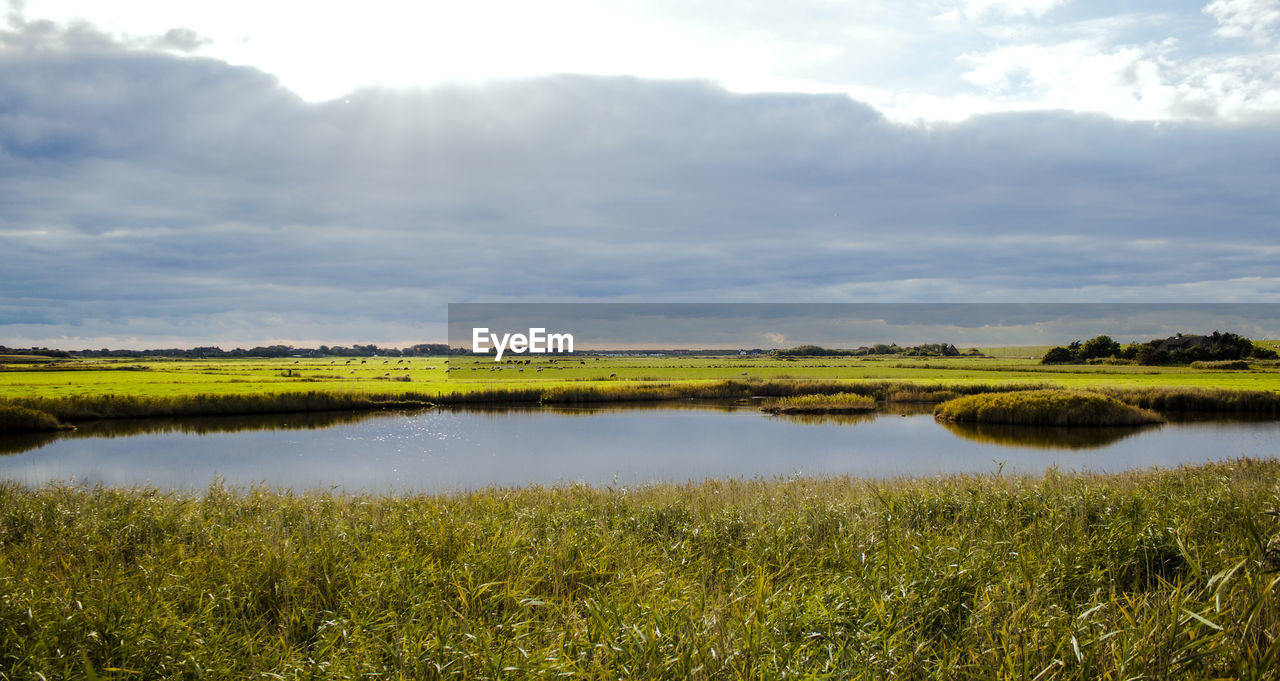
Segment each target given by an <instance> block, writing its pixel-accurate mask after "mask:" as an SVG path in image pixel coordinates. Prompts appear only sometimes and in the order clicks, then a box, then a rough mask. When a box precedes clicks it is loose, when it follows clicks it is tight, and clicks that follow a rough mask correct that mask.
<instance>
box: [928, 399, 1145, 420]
mask: <svg viewBox="0 0 1280 681" xmlns="http://www.w3.org/2000/svg"><path fill="white" fill-rule="evenodd" d="M934 416H935V417H936V418H938V419H941V420H944V421H959V422H965V423H1004V424H1010V425H1023V426H1093V427H1097V426H1139V425H1144V424H1148V423H1161V422H1163V421H1164V418H1163V417H1161V416H1160V415H1159V414H1157V413H1155V412H1153V411H1151V410H1149V409H1143V408H1141V407H1135V406H1133V405H1131V404H1126V403H1124V402H1121V401H1120V400H1118V399H1116V398H1114V397H1110V396H1107V395H1100V394H1098V393H1089V392H1079V391H1072V390H1019V391H1016V392H1007V393H991V394H985V395H969V396H967V397H959V398H956V399H954V400H950V401H948V402H943V403H942V404H940V405H938V408H937V409H936V410H935V411H934Z"/></svg>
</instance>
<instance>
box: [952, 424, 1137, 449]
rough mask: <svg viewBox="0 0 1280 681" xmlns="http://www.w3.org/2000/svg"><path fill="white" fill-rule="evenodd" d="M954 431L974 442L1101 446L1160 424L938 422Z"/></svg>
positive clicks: (1063, 446) (1091, 447)
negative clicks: (1030, 424) (1032, 424)
mask: <svg viewBox="0 0 1280 681" xmlns="http://www.w3.org/2000/svg"><path fill="white" fill-rule="evenodd" d="M938 423H940V424H941V425H942V427H944V428H946V429H947V430H949V431H951V432H952V433H954V434H956V435H958V436H960V437H962V438H964V439H966V440H973V441H974V442H981V443H983V444H993V445H1003V446H1007V447H1034V448H1037V449H1098V448H1101V447H1105V446H1107V445H1109V444H1112V443H1114V442H1119V441H1120V440H1123V439H1125V438H1127V437H1132V436H1134V435H1137V434H1139V433H1144V432H1147V431H1148V430H1151V429H1153V428H1159V426H1117V427H1106V426H1104V427H1084V426H1081V427H1077V428H1072V427H1067V426H1057V427H1055V426H1019V425H1011V424H1006V423H957V422H953V421H939V422H938Z"/></svg>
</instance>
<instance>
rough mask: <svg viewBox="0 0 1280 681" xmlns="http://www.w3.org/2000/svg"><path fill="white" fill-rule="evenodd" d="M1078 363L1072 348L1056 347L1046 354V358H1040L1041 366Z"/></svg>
mask: <svg viewBox="0 0 1280 681" xmlns="http://www.w3.org/2000/svg"><path fill="white" fill-rule="evenodd" d="M1074 361H1076V354H1075V353H1074V352H1072V351H1071V349H1070V348H1064V347H1061V346H1059V347H1056V348H1051V349H1050V350H1049V351H1048V352H1046V353H1044V357H1042V358H1040V363H1041V364H1070V363H1072V362H1074Z"/></svg>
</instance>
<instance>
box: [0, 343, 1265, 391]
mask: <svg viewBox="0 0 1280 681" xmlns="http://www.w3.org/2000/svg"><path fill="white" fill-rule="evenodd" d="M1031 350H1035V349H1034V348H1033V349H1031ZM987 351H988V352H990V353H991V354H992V355H995V356H991V357H944V358H906V357H896V356H887V357H815V358H774V357H767V356H761V357H736V356H730V357H678V356H668V357H599V358H597V357H589V356H588V357H583V358H580V359H578V360H563V359H561V360H556V361H551V360H549V359H545V358H540V359H535V360H531V361H530V363H529V364H527V365H526V364H523V363H521V364H519V365H516V364H514V363H489V362H470V361H466V360H459V359H457V358H454V359H453V360H452V366H453V367H454V368H453V369H452V370H450V367H451V364H450V363H449V362H450V360H447V359H445V358H443V357H430V358H405V359H401V358H376V357H375V358H372V359H368V358H366V359H331V358H323V359H306V358H303V359H216V360H169V359H166V360H144V361H138V360H71V361H65V362H46V363H39V364H34V363H29V362H24V363H12V364H5V363H2V362H0V398H32V397H63V396H84V395H90V396H93V395H120V396H139V397H177V396H189V395H201V394H210V395H226V394H262V393H296V392H324V391H334V392H344V393H347V392H350V393H377V394H380V395H392V394H396V393H401V394H404V393H412V394H414V395H419V396H421V395H448V394H453V393H465V392H473V391H493V390H499V391H500V390H521V389H529V388H549V387H558V386H582V385H583V384H587V385H597V386H599V385H606V384H625V385H629V386H644V385H654V384H673V383H674V384H684V383H693V384H696V383H700V382H703V383H710V382H716V381H724V380H764V381H773V380H796V381H812V380H822V381H835V382H849V383H856V382H867V381H903V382H910V383H918V384H958V385H964V384H979V383H981V384H997V385H998V384H1011V383H1021V384H1037V385H1050V386H1056V387H1064V388H1097V387H1124V388H1140V387H1154V386H1168V387H1185V388H1228V389H1236V390H1266V391H1280V365H1278V364H1275V363H1266V362H1255V363H1251V364H1250V365H1249V366H1250V368H1249V369H1247V370H1222V369H1201V368H1193V367H1184V366H1169V367H1149V366H1130V365H1107V364H1096V365H1057V366H1046V365H1042V364H1040V363H1039V360H1038V357H1039V354H1036V353H1034V352H1028V349H1025V348H992V349H988V350H987ZM1015 352H1021V353H1023V354H1024V355H1027V356H1021V357H1019V356H1013V355H1014V353H1015ZM1040 354H1043V353H1040Z"/></svg>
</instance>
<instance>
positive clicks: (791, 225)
mask: <svg viewBox="0 0 1280 681" xmlns="http://www.w3.org/2000/svg"><path fill="white" fill-rule="evenodd" d="M1277 159H1280V0H1213V1H1212V2H1207V3H1206V2H1203V1H1201V2H1170V1H1163V0H1162V1H1160V2H1155V1H1150V2H1148V1H1145V0H1109V1H1106V2H1085V1H1081V0H968V1H958V0H892V1H889V0H886V1H884V2H880V1H878V0H859V1H856V2H836V1H835V0H800V1H798V2H790V3H754V2H747V3H722V2H715V3H712V2H699V1H696V0H695V1H688V0H684V1H681V2H674V1H673V2H668V1H666V0H650V1H644V2H640V1H637V2H611V3H599V2H586V1H583V2H556V1H554V0H553V1H547V2H540V3H529V2H519V1H515V2H471V3H436V2H421V3H400V2H397V3H390V2H365V3H362V4H361V5H360V6H359V9H353V7H352V6H350V5H339V4H337V3H297V4H294V3H286V2H273V3H252V4H251V3H249V2H247V1H241V0H221V1H220V2H216V3H213V2H207V3H174V2H168V1H166V0H148V1H144V0H137V1H129V0H117V1H113V2H110V3H102V2H84V1H71V0H65V1H60V0H47V1H37V0H31V1H30V2H25V3H21V2H9V3H8V6H7V8H6V11H5V16H4V17H3V20H2V21H0V344H5V345H10V346H24V345H31V344H37V345H49V346H56V347H63V348H82V347H102V346H107V347H159V346H191V345H204V344H221V345H223V346H224V347H230V346H234V345H237V344H240V345H244V344H258V343H265V342H292V343H297V344H318V343H330V344H333V343H351V342H362V343H363V342H376V343H379V344H406V343H412V342H423V341H438V340H442V339H443V338H444V337H445V324H444V322H445V304H446V303H450V302H454V303H459V302H499V301H556V302H567V301H637V302H691V301H693V302H907V301H916V302H938V301H943V302H960V301H966V302H997V301H998V302H1188V301H1192V302H1216V301H1222V302H1269V303H1275V302H1280V270H1278V268H1277V266H1276V265H1275V264H1274V263H1275V262H1277V261H1278V260H1277V259H1278V258H1280V238H1278V236H1280V191H1277V189H1276V188H1277V187H1280V161H1277Z"/></svg>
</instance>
